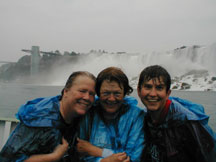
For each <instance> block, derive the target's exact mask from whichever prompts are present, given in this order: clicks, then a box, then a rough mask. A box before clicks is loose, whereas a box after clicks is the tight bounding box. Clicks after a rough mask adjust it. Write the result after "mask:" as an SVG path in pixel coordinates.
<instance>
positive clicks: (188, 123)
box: [142, 97, 216, 162]
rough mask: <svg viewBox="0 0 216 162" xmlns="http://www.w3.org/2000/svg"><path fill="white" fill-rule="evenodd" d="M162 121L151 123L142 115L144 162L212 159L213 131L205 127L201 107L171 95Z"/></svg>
mask: <svg viewBox="0 0 216 162" xmlns="http://www.w3.org/2000/svg"><path fill="white" fill-rule="evenodd" d="M170 100H171V101H172V102H171V104H170V107H169V111H168V114H167V116H166V118H165V120H164V121H163V122H162V123H160V124H158V125H154V124H153V123H152V122H151V119H150V116H149V115H148V114H147V116H146V117H145V123H144V131H145V142H146V143H145V148H144V150H143V155H142V161H143V162H164V161H175V162H185V161H194V162H215V161H216V149H215V148H216V147H215V134H214V132H213V131H212V129H211V128H210V127H209V126H208V119H209V116H207V115H206V114H205V113H204V108H203V107H202V106H201V105H199V104H195V103H192V102H190V101H187V100H184V99H180V98H177V97H170Z"/></svg>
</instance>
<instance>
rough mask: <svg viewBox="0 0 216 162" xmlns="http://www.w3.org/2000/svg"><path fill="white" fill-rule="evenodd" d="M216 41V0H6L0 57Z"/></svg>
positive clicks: (0, 14) (0, 4) (0, 8)
mask: <svg viewBox="0 0 216 162" xmlns="http://www.w3.org/2000/svg"><path fill="white" fill-rule="evenodd" d="M215 42H216V0H0V61H3V60H6V61H17V60H18V58H20V57H21V56H23V55H26V53H24V52H22V51H21V49H30V48H31V46H33V45H37V46H40V50H42V51H55V50H59V51H60V52H62V53H63V52H64V51H69V52H71V51H75V52H88V51H90V50H91V49H96V50H98V49H102V50H106V51H108V52H118V51H126V52H134V53H135V52H136V53H137V52H139V53H142V52H146V51H147V52H151V51H166V50H172V49H175V48H177V47H181V46H183V45H186V46H190V45H195V44H196V45H210V44H212V43H215Z"/></svg>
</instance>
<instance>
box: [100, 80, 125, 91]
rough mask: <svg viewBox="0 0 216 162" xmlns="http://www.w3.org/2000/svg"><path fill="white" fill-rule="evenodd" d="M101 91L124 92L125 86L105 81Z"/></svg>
mask: <svg viewBox="0 0 216 162" xmlns="http://www.w3.org/2000/svg"><path fill="white" fill-rule="evenodd" d="M100 89H101V90H121V89H122V90H123V86H122V85H119V83H118V82H116V81H110V80H104V81H103V82H102V84H101V88H100Z"/></svg>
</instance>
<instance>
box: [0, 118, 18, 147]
mask: <svg viewBox="0 0 216 162" xmlns="http://www.w3.org/2000/svg"><path fill="white" fill-rule="evenodd" d="M18 122H19V120H17V119H12V118H0V151H1V149H2V147H3V146H4V144H5V143H6V141H7V139H8V137H9V135H10V133H11V132H12V131H13V130H14V129H15V127H16V125H17V124H18Z"/></svg>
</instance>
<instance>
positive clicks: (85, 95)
mask: <svg viewBox="0 0 216 162" xmlns="http://www.w3.org/2000/svg"><path fill="white" fill-rule="evenodd" d="M83 98H84V99H85V100H89V99H90V94H89V93H88V92H87V93H85V94H84V96H83Z"/></svg>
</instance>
